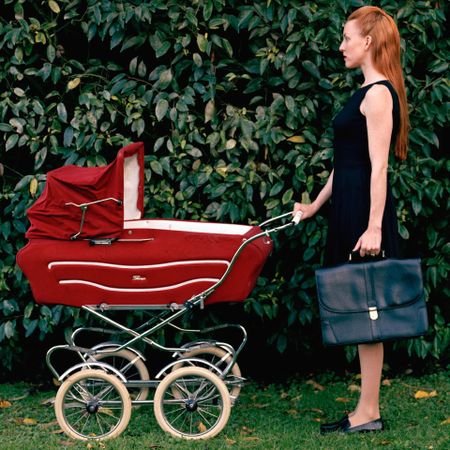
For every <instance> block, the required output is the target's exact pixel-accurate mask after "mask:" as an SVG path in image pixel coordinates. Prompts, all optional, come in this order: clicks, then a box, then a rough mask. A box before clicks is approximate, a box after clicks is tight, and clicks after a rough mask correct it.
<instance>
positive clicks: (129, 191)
mask: <svg viewBox="0 0 450 450" xmlns="http://www.w3.org/2000/svg"><path fill="white" fill-rule="evenodd" d="M83 205H84V207H85V208H86V211H85V213H84V218H83V208H82V206H83ZM143 211H144V145H143V143H142V142H138V143H133V144H130V145H128V146H126V147H124V148H122V149H121V150H120V151H119V153H118V154H117V157H116V159H115V160H114V161H113V162H112V163H111V164H108V165H107V166H104V167H79V166H74V165H69V166H64V167H60V168H58V169H55V170H52V171H50V172H48V174H47V182H46V185H45V188H44V191H43V193H42V195H41V196H40V197H39V199H38V200H37V201H36V203H35V204H34V205H33V206H32V207H31V208H29V209H28V211H27V214H28V219H29V220H30V223H31V226H30V228H29V229H28V231H27V233H26V237H27V238H28V239H33V238H50V239H70V238H71V237H73V236H74V235H76V234H77V233H78V232H80V234H79V237H90V238H93V237H110V238H114V237H119V236H120V234H121V232H122V230H123V222H124V220H130V219H140V218H141V217H142V214H143ZM83 219H84V220H83ZM82 221H83V224H82V225H83V226H82V228H81V227H80V225H81V223H82ZM80 228H81V231H80Z"/></svg>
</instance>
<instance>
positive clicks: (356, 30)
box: [343, 20, 361, 35]
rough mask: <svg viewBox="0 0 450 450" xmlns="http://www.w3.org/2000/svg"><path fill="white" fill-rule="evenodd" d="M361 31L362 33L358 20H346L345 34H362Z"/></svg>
mask: <svg viewBox="0 0 450 450" xmlns="http://www.w3.org/2000/svg"><path fill="white" fill-rule="evenodd" d="M360 33H361V29H360V27H359V25H358V23H357V22H356V20H349V21H348V22H345V24H344V30H343V34H347V35H354V34H360Z"/></svg>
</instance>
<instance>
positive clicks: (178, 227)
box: [123, 219, 252, 236]
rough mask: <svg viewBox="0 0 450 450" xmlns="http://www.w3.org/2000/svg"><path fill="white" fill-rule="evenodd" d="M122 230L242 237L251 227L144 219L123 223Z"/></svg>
mask: <svg viewBox="0 0 450 450" xmlns="http://www.w3.org/2000/svg"><path fill="white" fill-rule="evenodd" d="M123 228H124V229H125V230H133V229H135V230H137V229H139V230H170V231H185V232H191V233H212V234H228V235H235V236H236V235H237V236H243V235H245V234H246V233H248V232H249V231H250V230H251V229H252V226H250V225H237V224H231V223H214V222H195V221H187V220H186V221H183V220H160V219H150V220H145V219H144V220H129V221H125V222H124V224H123Z"/></svg>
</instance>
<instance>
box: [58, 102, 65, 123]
mask: <svg viewBox="0 0 450 450" xmlns="http://www.w3.org/2000/svg"><path fill="white" fill-rule="evenodd" d="M56 110H57V112H58V117H59V120H61V122H64V123H66V122H67V110H66V105H64V103H58V106H57V107H56Z"/></svg>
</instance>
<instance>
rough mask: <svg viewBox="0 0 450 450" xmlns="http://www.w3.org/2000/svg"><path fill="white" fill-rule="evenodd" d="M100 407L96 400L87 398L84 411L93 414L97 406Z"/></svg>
mask: <svg viewBox="0 0 450 450" xmlns="http://www.w3.org/2000/svg"><path fill="white" fill-rule="evenodd" d="M99 407H100V405H99V403H98V401H97V400H95V399H93V400H89V401H88V402H87V404H86V411H87V412H88V413H89V414H95V413H96V412H97V411H98V408H99Z"/></svg>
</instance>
